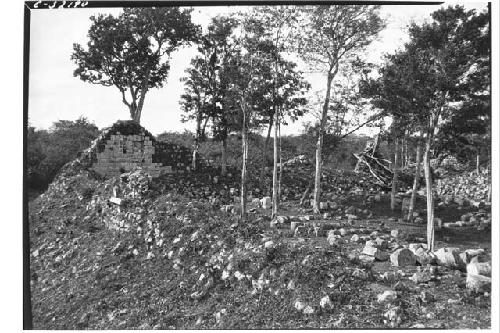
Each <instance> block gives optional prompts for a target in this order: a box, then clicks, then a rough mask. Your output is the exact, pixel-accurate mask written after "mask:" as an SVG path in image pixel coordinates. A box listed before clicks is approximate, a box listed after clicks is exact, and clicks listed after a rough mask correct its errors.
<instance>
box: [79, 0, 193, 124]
mask: <svg viewBox="0 0 500 333" xmlns="http://www.w3.org/2000/svg"><path fill="white" fill-rule="evenodd" d="M191 11H192V10H189V9H183V10H180V9H179V8H178V7H160V8H124V10H123V13H121V14H120V15H118V16H117V17H115V16H113V15H109V14H108V15H104V14H99V15H97V16H91V17H90V20H91V22H92V25H91V26H90V29H89V33H88V37H89V42H88V43H87V49H84V48H83V47H82V46H81V45H80V44H74V46H73V50H74V51H73V54H72V55H71V59H72V60H74V61H75V63H76V65H77V68H76V69H75V71H74V76H75V77H78V78H80V79H81V80H83V81H85V82H89V83H92V84H100V85H103V86H115V87H116V88H118V90H119V91H120V93H121V95H122V102H123V103H124V104H125V105H126V106H127V107H128V109H129V112H130V117H131V119H132V120H134V121H136V122H140V118H141V112H142V108H143V105H144V99H145V96H146V93H147V91H148V90H149V89H151V88H161V87H162V86H163V84H164V82H165V80H166V78H167V76H168V72H169V70H170V63H169V56H170V54H171V53H172V52H173V51H175V50H177V49H178V48H179V47H181V46H183V45H186V44H188V43H189V42H191V41H195V40H196V36H197V33H198V30H199V29H198V27H197V26H196V25H194V24H193V23H192V22H191Z"/></svg>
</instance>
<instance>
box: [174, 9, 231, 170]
mask: <svg viewBox="0 0 500 333" xmlns="http://www.w3.org/2000/svg"><path fill="white" fill-rule="evenodd" d="M237 25H238V20H237V19H236V18H234V17H227V16H216V17H214V18H213V19H212V21H211V23H210V24H209V26H208V29H207V31H206V33H205V34H204V35H203V36H202V37H201V38H200V39H199V41H198V53H199V55H198V56H196V57H195V58H194V59H193V60H192V62H191V67H190V68H189V69H188V70H187V71H186V73H187V74H188V76H187V77H186V78H185V79H184V82H185V85H186V92H185V94H184V95H183V96H182V99H183V101H182V102H181V104H182V105H183V109H184V111H185V112H187V117H185V119H193V118H195V119H196V122H197V134H196V138H197V139H196V141H195V145H196V146H195V151H197V148H198V147H199V141H200V139H202V138H204V136H205V127H206V125H207V122H208V121H209V120H211V121H212V131H213V136H214V138H215V140H217V141H220V142H222V158H221V174H222V175H225V174H226V173H227V139H228V135H229V133H230V132H231V131H233V130H235V124H234V122H233V121H232V118H231V116H230V114H231V113H232V111H230V110H231V109H233V108H234V107H235V105H234V101H233V100H232V99H231V98H230V97H229V95H230V94H231V92H229V91H228V84H229V83H228V82H229V81H230V77H228V76H227V71H228V69H227V66H228V63H229V61H230V59H231V58H232V57H233V53H234V52H237V43H236V41H235V40H234V36H233V32H234V30H235V29H236V27H237ZM202 122H203V125H202V124H201V123H202Z"/></svg>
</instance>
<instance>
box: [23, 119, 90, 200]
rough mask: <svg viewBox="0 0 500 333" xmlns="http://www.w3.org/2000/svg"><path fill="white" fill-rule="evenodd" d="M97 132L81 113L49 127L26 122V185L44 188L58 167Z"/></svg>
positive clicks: (88, 143) (67, 160) (74, 156)
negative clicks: (75, 118) (46, 128)
mask: <svg viewBox="0 0 500 333" xmlns="http://www.w3.org/2000/svg"><path fill="white" fill-rule="evenodd" d="M98 134H99V129H98V128H97V126H96V125H94V123H92V122H90V121H89V120H88V119H87V118H84V117H80V118H78V119H77V120H74V121H72V120H59V121H56V122H55V123H53V124H52V126H51V127H50V128H49V129H48V130H44V129H41V130H37V129H36V128H35V127H32V126H29V127H28V133H27V154H26V172H27V181H28V187H29V189H31V190H35V191H43V190H45V189H46V188H47V186H48V185H49V184H50V182H51V181H52V180H53V179H54V177H55V176H56V174H57V172H58V171H59V170H60V169H61V167H62V166H63V165H64V164H66V163H67V162H69V161H71V160H73V159H75V158H76V157H77V155H78V153H79V152H81V151H82V150H84V149H86V148H88V147H89V146H90V143H91V142H92V141H93V140H94V139H95V138H97V135H98Z"/></svg>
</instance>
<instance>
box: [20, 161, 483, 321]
mask: <svg viewBox="0 0 500 333" xmlns="http://www.w3.org/2000/svg"><path fill="white" fill-rule="evenodd" d="M310 167H311V166H308V165H307V164H304V165H301V166H300V167H294V166H293V165H290V166H288V168H289V170H288V173H285V174H284V176H283V184H284V185H283V186H284V193H285V194H284V196H285V198H283V199H284V203H283V205H282V211H281V212H280V214H281V215H280V217H279V218H278V219H275V220H272V221H271V220H270V219H269V218H268V216H269V215H270V209H269V208H270V207H269V199H267V198H265V196H266V194H267V191H268V190H266V188H265V186H263V187H262V188H261V187H259V186H256V184H252V196H253V197H254V199H251V204H250V214H249V219H248V221H246V222H240V221H238V218H237V214H236V213H237V212H238V209H239V208H238V204H237V200H235V199H237V195H238V181H237V176H236V175H235V174H233V175H230V176H228V177H225V178H221V177H219V176H217V173H216V172H215V171H213V172H210V171H209V170H208V171H207V170H205V172H204V173H202V174H183V175H175V176H172V175H171V176H165V177H161V178H159V179H155V180H152V179H150V178H149V177H148V176H147V175H146V174H144V173H142V172H140V171H137V172H133V173H130V174H125V175H124V176H123V177H118V178H112V179H108V180H104V179H100V178H99V177H96V176H95V175H94V174H92V172H89V171H85V170H83V171H80V172H78V173H76V174H70V175H69V176H60V177H58V178H57V179H56V180H55V181H54V183H53V184H51V186H50V187H49V189H48V190H47V192H45V193H44V194H43V195H41V196H39V197H38V198H36V199H34V200H33V201H31V202H30V204H29V222H30V237H31V278H32V279H31V280H32V281H31V283H32V297H33V313H34V327H35V328H36V329H174V328H175V329H252V328H253V329H256V328H260V329H267V328H268V329H272V328H309V329H312V328H470V329H472V328H489V327H490V325H491V321H490V310H491V297H490V284H491V282H490V281H489V276H491V264H490V262H491V234H490V226H491V213H490V207H489V205H488V204H487V203H486V202H485V200H483V199H481V198H472V199H470V200H467V201H461V200H455V199H454V198H453V199H452V200H444V199H442V200H439V201H438V202H439V204H438V206H437V209H436V216H438V217H439V219H441V222H442V225H443V228H441V229H440V230H438V231H437V233H436V249H435V251H433V252H430V251H427V250H426V248H425V244H423V243H425V225H424V224H422V223H421V222H422V221H419V220H418V219H416V222H417V223H413V224H409V223H406V222H404V221H403V220H402V219H401V217H402V213H401V211H395V212H392V211H390V210H389V209H388V207H389V195H388V194H387V193H385V192H383V189H381V188H380V187H377V186H376V185H373V184H372V183H371V182H370V181H369V177H368V176H360V175H355V174H352V173H349V172H338V171H327V172H326V173H325V176H324V177H325V178H326V181H325V184H326V185H325V188H324V195H323V197H324V198H325V199H324V200H325V201H324V202H323V203H322V205H321V206H322V207H321V208H322V214H321V215H314V214H312V210H311V208H310V207H308V206H307V205H306V206H305V207H299V205H298V201H299V200H300V198H301V196H302V194H303V192H304V190H305V188H306V187H307V180H306V179H307V178H303V177H301V175H305V174H306V173H309V176H310V175H311V170H309V171H308V168H310ZM233 173H234V172H233ZM294 173H295V174H294ZM469 186H470V184H469ZM447 195H450V194H449V193H447ZM404 196H405V195H404V193H403V192H402V193H401V194H400V200H401V201H402V200H403V198H404ZM423 200H424V197H420V198H419V200H418V202H417V208H418V209H417V215H419V216H421V217H425V210H424V208H425V202H424V201H423ZM457 201H458V202H457ZM476 203H477V204H476ZM421 220H423V219H421ZM419 222H420V223H419ZM457 222H462V223H458V224H457Z"/></svg>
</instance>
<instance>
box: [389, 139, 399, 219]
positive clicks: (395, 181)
mask: <svg viewBox="0 0 500 333" xmlns="http://www.w3.org/2000/svg"><path fill="white" fill-rule="evenodd" d="M398 156H399V140H398V139H396V143H395V147H394V165H393V167H392V171H393V177H392V190H391V210H392V211H394V209H396V191H397V188H398V173H399V172H398V171H399V170H398V169H399V166H398V165H399V158H398Z"/></svg>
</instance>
